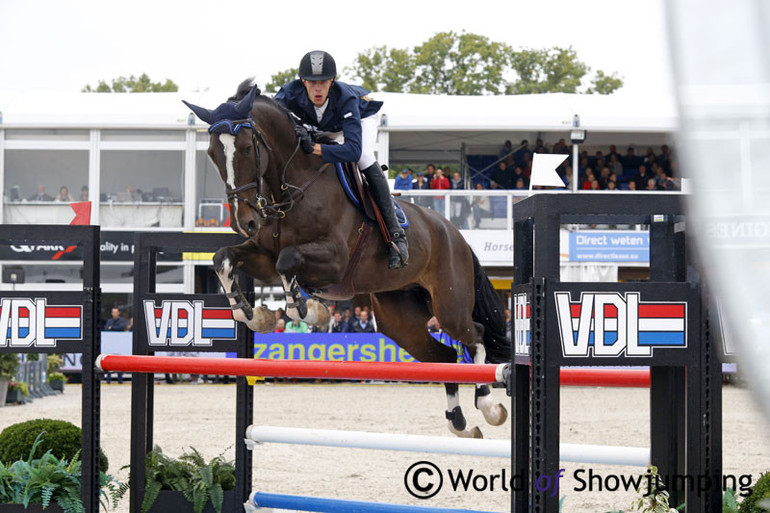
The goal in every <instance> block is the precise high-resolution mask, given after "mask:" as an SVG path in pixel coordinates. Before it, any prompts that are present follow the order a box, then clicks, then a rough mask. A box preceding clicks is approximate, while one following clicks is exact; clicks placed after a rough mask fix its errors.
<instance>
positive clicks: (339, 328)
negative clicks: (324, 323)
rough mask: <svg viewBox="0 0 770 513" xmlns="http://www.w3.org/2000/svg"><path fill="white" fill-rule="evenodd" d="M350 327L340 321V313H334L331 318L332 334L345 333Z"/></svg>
mask: <svg viewBox="0 0 770 513" xmlns="http://www.w3.org/2000/svg"><path fill="white" fill-rule="evenodd" d="M348 331H350V326H349V325H348V324H347V323H346V322H345V321H344V320H343V319H342V312H334V317H332V331H331V332H332V333H346V332H348Z"/></svg>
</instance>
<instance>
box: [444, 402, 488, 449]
mask: <svg viewBox="0 0 770 513" xmlns="http://www.w3.org/2000/svg"><path fill="white" fill-rule="evenodd" d="M458 406H460V394H459V393H457V394H447V395H446V410H447V411H448V412H451V411H453V410H454V409H455V408H456V407H458ZM447 425H448V426H449V431H451V432H452V433H454V434H455V435H457V436H459V437H460V438H483V435H482V434H481V430H480V429H479V428H478V427H477V426H474V427H472V428H469V427H468V426H467V425H466V426H465V429H463V430H462V431H461V430H458V429H455V427H454V424H452V421H451V420H447Z"/></svg>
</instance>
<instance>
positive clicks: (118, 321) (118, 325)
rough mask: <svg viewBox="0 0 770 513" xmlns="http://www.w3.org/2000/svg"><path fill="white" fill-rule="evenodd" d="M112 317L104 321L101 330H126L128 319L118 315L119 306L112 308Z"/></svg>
mask: <svg viewBox="0 0 770 513" xmlns="http://www.w3.org/2000/svg"><path fill="white" fill-rule="evenodd" d="M111 313H112V317H110V318H109V319H107V322H105V323H104V329H103V331H126V328H128V320H126V318H125V317H123V316H122V315H120V308H118V307H117V306H116V307H114V308H113V309H112V312H111Z"/></svg>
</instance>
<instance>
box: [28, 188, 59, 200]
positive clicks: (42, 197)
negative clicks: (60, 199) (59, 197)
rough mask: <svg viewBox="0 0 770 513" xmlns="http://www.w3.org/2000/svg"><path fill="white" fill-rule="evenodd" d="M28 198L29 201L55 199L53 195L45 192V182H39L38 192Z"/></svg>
mask: <svg viewBox="0 0 770 513" xmlns="http://www.w3.org/2000/svg"><path fill="white" fill-rule="evenodd" d="M27 199H28V200H29V201H53V198H52V197H51V195H50V194H47V193H46V192H45V185H43V184H38V186H37V192H36V193H35V194H33V195H32V196H30V197H29V198H27Z"/></svg>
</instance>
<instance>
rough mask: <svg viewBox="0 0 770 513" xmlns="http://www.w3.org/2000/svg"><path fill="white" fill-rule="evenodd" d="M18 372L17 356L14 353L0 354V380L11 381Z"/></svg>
mask: <svg viewBox="0 0 770 513" xmlns="http://www.w3.org/2000/svg"><path fill="white" fill-rule="evenodd" d="M18 370H19V355H18V354H16V353H0V379H7V380H11V379H13V378H14V376H16V372H17V371H18Z"/></svg>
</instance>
